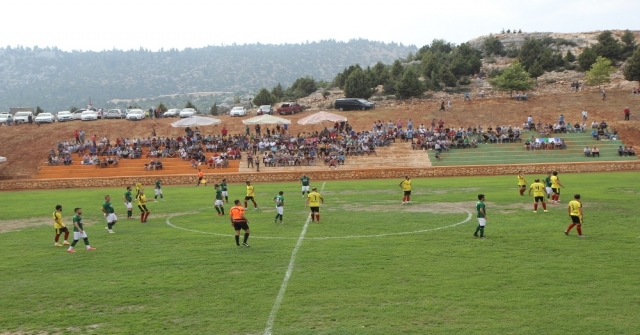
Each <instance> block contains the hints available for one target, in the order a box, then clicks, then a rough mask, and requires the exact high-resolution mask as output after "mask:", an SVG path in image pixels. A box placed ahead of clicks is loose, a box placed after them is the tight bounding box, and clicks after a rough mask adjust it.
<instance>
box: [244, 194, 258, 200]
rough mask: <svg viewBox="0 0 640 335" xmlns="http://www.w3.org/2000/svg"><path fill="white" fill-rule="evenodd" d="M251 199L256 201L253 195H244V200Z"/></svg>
mask: <svg viewBox="0 0 640 335" xmlns="http://www.w3.org/2000/svg"><path fill="white" fill-rule="evenodd" d="M249 200H251V201H256V200H255V199H254V198H253V197H250V196H248V195H247V196H246V197H244V201H249Z"/></svg>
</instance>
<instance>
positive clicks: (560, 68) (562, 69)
mask: <svg viewBox="0 0 640 335" xmlns="http://www.w3.org/2000/svg"><path fill="white" fill-rule="evenodd" d="M554 71H556V72H564V67H562V66H559V67H557V68H556V69H555V70H554Z"/></svg>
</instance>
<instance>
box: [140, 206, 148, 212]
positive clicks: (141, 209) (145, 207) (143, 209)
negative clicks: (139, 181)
mask: <svg viewBox="0 0 640 335" xmlns="http://www.w3.org/2000/svg"><path fill="white" fill-rule="evenodd" d="M138 208H139V209H140V211H141V212H142V213H146V212H148V211H149V210H148V209H147V205H138Z"/></svg>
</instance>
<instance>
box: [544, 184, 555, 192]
mask: <svg viewBox="0 0 640 335" xmlns="http://www.w3.org/2000/svg"><path fill="white" fill-rule="evenodd" d="M544 189H545V191H547V194H553V189H552V188H551V187H550V186H547V187H545V188H544Z"/></svg>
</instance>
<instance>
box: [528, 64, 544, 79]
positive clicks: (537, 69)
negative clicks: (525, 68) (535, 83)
mask: <svg viewBox="0 0 640 335" xmlns="http://www.w3.org/2000/svg"><path fill="white" fill-rule="evenodd" d="M543 74H544V69H543V68H542V66H541V65H540V63H538V61H536V62H535V63H533V65H532V66H531V67H530V68H529V75H530V76H531V78H538V77H540V76H541V75H543Z"/></svg>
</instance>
